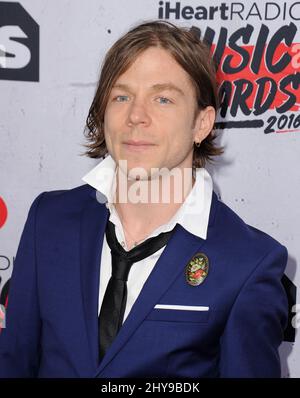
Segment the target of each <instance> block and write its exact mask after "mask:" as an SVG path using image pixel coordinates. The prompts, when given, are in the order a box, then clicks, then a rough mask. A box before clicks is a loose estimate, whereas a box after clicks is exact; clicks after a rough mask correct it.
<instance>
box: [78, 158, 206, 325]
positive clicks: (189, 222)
mask: <svg viewBox="0 0 300 398" xmlns="http://www.w3.org/2000/svg"><path fill="white" fill-rule="evenodd" d="M194 175H195V179H196V180H195V184H194V185H193V187H192V189H191V191H190V193H189V194H188V196H187V197H186V199H185V201H184V202H183V203H182V205H181V206H180V208H179V209H178V210H177V212H176V213H175V215H174V216H173V217H172V218H171V219H170V220H169V221H168V222H167V223H165V224H163V225H161V226H160V227H158V228H156V229H155V230H154V231H153V232H152V233H151V234H150V235H148V236H147V237H145V239H144V240H146V239H148V238H150V237H154V236H157V235H159V234H160V233H161V232H168V231H170V230H172V229H173V228H174V227H175V225H176V224H177V223H178V224H180V225H181V226H182V227H183V228H185V229H186V230H187V231H189V232H191V233H192V234H194V235H196V236H199V237H201V238H202V239H206V234H207V227H208V220H209V213H210V206H211V200H212V190H213V185H212V179H211V176H210V175H209V173H208V171H207V170H206V169H205V168H198V169H196V172H195V174H194ZM82 180H83V181H84V182H86V183H87V184H89V185H91V186H92V187H94V188H95V189H96V190H97V192H96V197H97V200H98V201H99V202H101V203H105V205H106V207H107V208H108V209H109V211H110V217H109V220H110V221H111V222H112V223H113V224H114V225H115V231H116V237H117V239H118V241H119V242H120V244H121V245H122V246H123V247H124V249H125V250H128V248H127V246H126V241H125V235H124V231H123V227H122V223H121V221H120V218H119V216H118V213H117V211H116V208H115V206H114V204H113V198H114V197H115V192H116V163H115V161H114V159H113V158H112V157H111V156H110V155H108V156H107V157H106V158H105V159H103V160H102V161H101V162H100V163H99V164H98V165H97V166H96V167H94V168H93V169H92V170H91V171H90V172H89V173H87V174H86V175H85V176H84V177H83V178H82ZM144 240H143V241H144ZM141 242H142V241H139V243H141ZM164 249H165V246H164V247H162V248H161V249H160V250H158V251H157V252H156V253H154V254H152V255H151V256H149V257H147V258H144V259H143V260H141V261H138V262H136V263H134V264H133V265H132V267H131V269H130V272H129V276H128V281H127V303H126V309H125V314H124V319H123V322H124V321H125V319H126V318H127V316H128V314H129V312H130V310H131V308H132V306H133V304H134V302H135V300H136V299H137V297H138V295H139V294H140V291H141V290H142V287H143V285H144V283H145V282H146V280H147V278H148V276H149V275H150V273H151V271H152V269H153V268H154V266H155V264H156V262H157V260H158V258H159V257H160V255H161V253H162V252H163V250H164ZM110 277H111V252H110V248H109V246H108V243H107V241H106V237H105V234H104V239H103V246H102V255H101V264H100V289H99V302H98V314H99V313H100V309H101V305H102V301H103V297H104V293H105V290H106V287H107V284H108V281H109V279H110Z"/></svg>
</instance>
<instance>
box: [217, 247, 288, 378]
mask: <svg viewBox="0 0 300 398" xmlns="http://www.w3.org/2000/svg"><path fill="white" fill-rule="evenodd" d="M287 257H288V254H287V249H286V248H285V247H284V246H282V245H280V244H277V245H276V247H275V248H274V249H273V250H272V251H271V252H269V253H268V254H267V255H266V256H265V257H264V258H263V259H262V260H261V261H260V263H259V264H258V265H257V266H256V267H255V269H254V271H253V272H252V274H251V275H250V277H249V278H248V279H247V281H246V282H245V283H244V285H243V287H242V288H241V289H240V292H239V294H238V296H237V298H236V300H235V303H234V305H233V307H232V310H231V312H230V316H229V318H228V321H227V324H226V327H225V330H224V333H223V335H222V338H221V357H220V376H221V377H232V378H235V377H251V378H259V377H266V378H270V377H272V378H273V377H280V375H281V366H280V358H279V353H278V347H279V345H280V344H281V342H282V340H283V333H284V329H285V327H286V324H287V318H288V302H287V296H286V293H285V290H284V288H283V285H282V283H281V278H282V276H283V273H284V269H285V266H286V263H287Z"/></svg>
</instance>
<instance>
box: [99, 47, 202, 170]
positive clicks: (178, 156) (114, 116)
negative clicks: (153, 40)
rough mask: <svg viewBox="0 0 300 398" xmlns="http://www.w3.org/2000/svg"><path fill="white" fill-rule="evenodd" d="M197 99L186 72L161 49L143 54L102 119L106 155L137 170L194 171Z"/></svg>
mask: <svg viewBox="0 0 300 398" xmlns="http://www.w3.org/2000/svg"><path fill="white" fill-rule="evenodd" d="M195 108H196V98H195V92H194V88H193V86H192V84H191V82H190V80H189V77H188V74H187V73H186V72H185V70H184V69H183V68H182V67H181V66H180V65H179V64H178V63H177V62H176V61H175V60H174V58H173V57H172V56H171V55H170V54H169V53H168V52H167V51H166V50H163V49H161V48H157V47H151V48H149V49H147V50H145V51H144V52H143V53H142V54H141V55H140V56H138V58H137V59H136V60H135V62H134V63H133V64H132V65H131V67H130V68H129V69H128V70H127V71H126V72H125V73H124V74H122V75H121V76H120V77H119V78H118V79H117V81H116V83H115V84H114V86H113V88H112V91H111V93H110V96H109V99H108V103H107V107H106V110H105V116H104V133H105V140H106V145H107V149H108V152H109V153H110V154H111V155H112V157H113V158H114V160H115V161H116V162H117V163H118V162H119V161H120V160H127V168H128V171H130V170H131V169H132V168H135V167H143V168H144V169H146V171H147V173H148V176H149V175H150V169H151V168H159V169H161V168H162V167H166V168H168V169H169V170H171V169H173V168H174V167H181V168H183V167H192V160H193V143H194V140H195V138H196V139H197V140H198V141H199V139H200V140H202V139H204V138H205V137H203V136H200V135H199V134H201V133H199V125H200V124H199V123H200V118H199V117H198V119H199V123H198V122H197V123H196V124H195V125H194V114H195Z"/></svg>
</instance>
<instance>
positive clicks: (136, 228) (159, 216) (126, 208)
mask: <svg viewBox="0 0 300 398" xmlns="http://www.w3.org/2000/svg"><path fill="white" fill-rule="evenodd" d="M179 170H180V169H179ZM176 171H177V172H176V173H172V172H170V173H168V174H164V175H159V176H156V177H155V176H154V177H153V178H152V179H148V180H129V179H128V177H126V176H124V174H122V171H121V170H120V169H119V168H118V170H117V176H116V177H117V179H116V181H117V184H116V201H115V207H116V210H117V212H118V214H119V217H120V219H121V222H122V225H123V227H124V229H127V230H129V231H131V234H132V236H135V237H140V238H141V239H143V238H144V236H142V235H148V234H150V233H151V232H152V231H153V230H154V229H156V228H157V227H158V226H160V225H162V224H164V223H166V222H168V221H169V220H170V219H171V218H172V217H173V215H174V214H175V213H176V212H177V210H178V209H179V208H180V206H181V205H182V203H183V202H184V201H185V199H186V197H187V196H188V194H189V193H190V191H191V189H192V187H193V185H194V183H195V178H194V177H193V174H192V168H186V169H183V170H181V172H178V169H177V170H176Z"/></svg>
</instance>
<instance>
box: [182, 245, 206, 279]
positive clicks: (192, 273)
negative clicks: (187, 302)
mask: <svg viewBox="0 0 300 398" xmlns="http://www.w3.org/2000/svg"><path fill="white" fill-rule="evenodd" d="M208 269H209V263H208V258H207V256H206V255H205V254H204V253H196V254H195V255H194V256H193V258H192V259H191V260H190V261H189V263H188V265H187V266H186V269H185V276H186V281H187V283H188V284H189V285H191V286H199V285H200V284H201V283H202V282H203V281H204V279H205V278H206V277H207V275H208Z"/></svg>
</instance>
